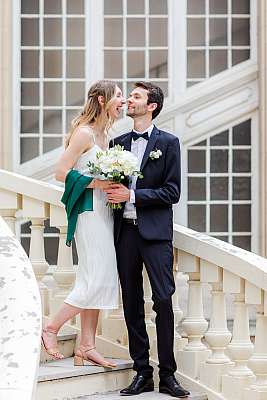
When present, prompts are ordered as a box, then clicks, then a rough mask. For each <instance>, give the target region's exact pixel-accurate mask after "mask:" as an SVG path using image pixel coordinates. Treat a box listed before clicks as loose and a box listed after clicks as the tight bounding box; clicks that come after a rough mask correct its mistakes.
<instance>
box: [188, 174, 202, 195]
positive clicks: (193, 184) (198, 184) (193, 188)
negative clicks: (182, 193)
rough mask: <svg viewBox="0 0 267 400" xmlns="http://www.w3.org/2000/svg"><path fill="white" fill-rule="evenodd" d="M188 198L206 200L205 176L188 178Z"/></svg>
mask: <svg viewBox="0 0 267 400" xmlns="http://www.w3.org/2000/svg"><path fill="white" fill-rule="evenodd" d="M188 200H206V178H192V177H189V178H188Z"/></svg>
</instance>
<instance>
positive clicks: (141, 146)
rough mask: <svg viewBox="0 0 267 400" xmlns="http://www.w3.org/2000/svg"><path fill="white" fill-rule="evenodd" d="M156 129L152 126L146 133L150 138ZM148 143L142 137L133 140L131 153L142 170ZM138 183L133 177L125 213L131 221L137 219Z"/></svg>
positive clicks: (124, 215) (125, 216)
mask: <svg viewBox="0 0 267 400" xmlns="http://www.w3.org/2000/svg"><path fill="white" fill-rule="evenodd" d="M153 129H154V125H153V124H152V125H150V126H149V127H148V128H147V129H146V130H144V132H147V133H148V137H150V135H151V132H152V131H153ZM133 132H136V133H138V134H142V133H144V132H137V131H136V130H134V129H133ZM147 143H148V141H147V140H146V139H144V138H142V137H140V139H137V140H133V139H132V145H131V152H132V153H133V154H134V155H135V156H136V157H137V159H138V168H140V166H141V163H142V160H143V157H144V154H145V150H146V146H147ZM136 181H137V177H136V176H133V177H132V179H131V181H130V184H129V189H130V201H127V202H126V204H125V208H124V212H123V218H130V219H136V208H135V205H134V203H135V188H136Z"/></svg>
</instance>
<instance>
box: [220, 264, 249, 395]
mask: <svg viewBox="0 0 267 400" xmlns="http://www.w3.org/2000/svg"><path fill="white" fill-rule="evenodd" d="M223 279H224V287H225V291H228V292H229V291H230V292H231V293H235V301H234V306H235V314H234V325H233V336H232V341H231V343H230V344H229V346H228V352H229V354H230V357H231V360H232V361H234V363H235V366H234V368H233V369H231V370H230V371H229V372H228V374H227V375H223V377H222V393H223V395H224V396H225V397H226V398H227V400H228V399H229V400H238V399H242V397H243V390H244V388H245V387H247V386H249V385H250V384H252V383H253V382H254V381H255V376H254V374H253V372H252V371H251V369H249V368H248V366H247V364H248V359H249V358H250V357H251V355H252V353H253V344H252V343H251V340H250V334H249V314H248V305H247V304H246V303H245V281H244V279H241V278H239V277H238V276H236V275H234V274H232V273H230V272H227V271H224V278H223ZM253 400H254V399H253Z"/></svg>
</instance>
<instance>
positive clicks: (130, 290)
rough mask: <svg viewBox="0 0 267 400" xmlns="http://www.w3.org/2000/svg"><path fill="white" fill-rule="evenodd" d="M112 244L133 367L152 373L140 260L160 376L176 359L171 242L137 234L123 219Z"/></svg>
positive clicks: (169, 372)
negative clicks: (150, 305)
mask: <svg viewBox="0 0 267 400" xmlns="http://www.w3.org/2000/svg"><path fill="white" fill-rule="evenodd" d="M115 247H116V254H117V265H118V273H119V278H120V283H121V288H122V300H123V307H124V316H125V321H126V325H127V329H128V336H129V351H130V355H131V357H132V359H133V361H134V366H133V369H134V370H135V371H137V373H138V374H142V375H144V376H146V377H151V376H152V373H153V368H152V366H150V365H149V338H148V334H147V331H146V324H145V311H144V291H143V276H142V271H143V264H144V265H145V268H146V270H147V273H148V277H149V281H150V284H151V289H152V300H153V310H154V311H155V312H156V332H157V346H158V358H159V375H160V377H161V378H164V377H167V376H170V375H173V373H174V372H175V371H176V363H175V359H174V353H173V343H174V316H173V309H172V300H171V297H172V295H173V293H174V291H175V283H174V278H173V249H172V242H171V241H168V240H167V241H155V240H145V239H143V238H142V237H141V235H140V234H139V231H138V226H135V225H131V224H127V223H126V222H123V223H122V229H121V232H120V238H119V240H118V241H117V243H116V244H115Z"/></svg>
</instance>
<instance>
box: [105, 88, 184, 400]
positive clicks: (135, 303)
mask: <svg viewBox="0 0 267 400" xmlns="http://www.w3.org/2000/svg"><path fill="white" fill-rule="evenodd" d="M163 100H164V96H163V93H162V90H161V89H160V88H159V87H158V86H155V85H153V84H152V83H149V82H136V83H135V87H134V89H133V90H132V92H131V93H130V96H129V98H128V113H127V115H128V116H129V117H131V118H133V121H134V129H133V131H132V132H129V133H127V134H125V135H122V136H120V137H117V138H116V139H115V140H114V144H115V145H116V144H120V145H122V146H124V149H125V150H129V151H131V152H132V153H133V154H135V156H136V157H137V158H138V161H139V165H140V169H141V171H142V173H143V175H144V177H143V179H136V178H133V179H132V180H131V182H130V184H129V186H128V187H126V186H124V185H117V186H116V187H115V188H114V189H111V190H106V193H107V195H108V200H109V201H110V202H113V203H120V202H122V203H124V204H123V208H122V209H121V210H116V211H115V217H114V236H115V247H116V253H117V263H118V272H119V277H120V283H121V288H122V299H123V306H124V315H125V320H126V324H127V328H128V335H129V349H130V355H131V357H132V359H133V361H134V366H133V368H134V370H135V371H136V372H137V375H136V376H135V377H134V379H133V381H132V383H131V384H130V385H129V386H128V387H127V388H125V389H123V390H121V394H122V395H129V396H130V395H136V394H140V393H142V392H149V391H153V390H154V382H153V368H152V366H150V365H149V339H148V335H147V331H146V325H145V318H144V292H143V279H142V269H143V263H144V264H145V267H146V270H147V273H148V277H149V280H150V284H151V288H152V300H153V303H154V305H153V309H154V311H155V312H156V330H157V344H158V357H159V375H160V383H159V391H160V392H162V393H168V394H170V395H172V396H174V397H187V396H188V395H189V394H190V393H189V392H188V391H187V390H185V389H184V388H182V387H181V385H180V384H179V383H178V382H177V381H176V379H175V377H174V372H175V371H176V363H175V359H174V354H173V341H174V317H173V310H172V299H171V298H172V295H173V293H174V291H175V284H174V278H173V248H172V237H173V212H172V204H175V203H177V202H178V201H179V197H180V185H181V182H180V147H179V140H178V138H177V137H175V136H174V135H171V134H169V133H167V132H164V131H162V130H160V129H158V128H157V127H156V126H155V125H153V123H152V120H153V119H154V118H156V117H157V115H158V114H159V113H160V111H161V109H162V106H163Z"/></svg>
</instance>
